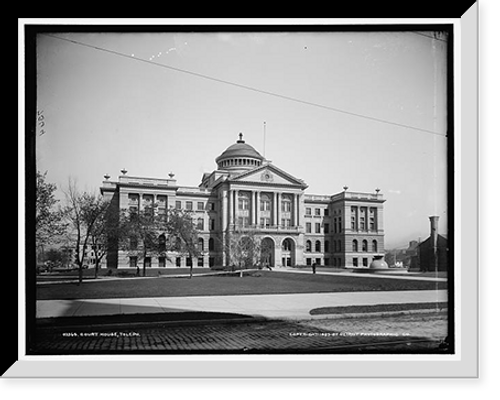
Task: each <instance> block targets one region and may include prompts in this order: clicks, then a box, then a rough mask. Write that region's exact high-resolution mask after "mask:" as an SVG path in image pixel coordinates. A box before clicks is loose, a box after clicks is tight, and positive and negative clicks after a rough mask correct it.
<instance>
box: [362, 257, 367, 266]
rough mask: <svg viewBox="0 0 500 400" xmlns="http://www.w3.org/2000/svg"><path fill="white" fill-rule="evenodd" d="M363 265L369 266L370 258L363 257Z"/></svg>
mask: <svg viewBox="0 0 500 400" xmlns="http://www.w3.org/2000/svg"><path fill="white" fill-rule="evenodd" d="M363 267H368V258H366V257H363Z"/></svg>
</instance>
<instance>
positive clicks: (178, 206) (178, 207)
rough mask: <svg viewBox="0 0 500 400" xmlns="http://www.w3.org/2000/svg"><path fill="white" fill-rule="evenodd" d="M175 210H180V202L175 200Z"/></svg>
mask: <svg viewBox="0 0 500 400" xmlns="http://www.w3.org/2000/svg"><path fill="white" fill-rule="evenodd" d="M175 208H176V209H177V210H180V209H181V208H182V202H180V201H179V200H177V201H176V202H175Z"/></svg>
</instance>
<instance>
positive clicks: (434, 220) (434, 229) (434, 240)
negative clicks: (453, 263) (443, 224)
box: [429, 215, 439, 271]
mask: <svg viewBox="0 0 500 400" xmlns="http://www.w3.org/2000/svg"><path fill="white" fill-rule="evenodd" d="M429 219H430V221H431V236H430V241H431V249H432V263H431V265H432V267H433V270H434V271H437V270H438V251H437V249H438V221H439V217H438V216H437V215H433V216H432V217H429Z"/></svg>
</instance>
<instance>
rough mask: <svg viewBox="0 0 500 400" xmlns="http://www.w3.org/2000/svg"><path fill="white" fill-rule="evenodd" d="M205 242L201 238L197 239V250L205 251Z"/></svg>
mask: <svg viewBox="0 0 500 400" xmlns="http://www.w3.org/2000/svg"><path fill="white" fill-rule="evenodd" d="M204 247H205V241H204V240H203V238H198V250H200V251H203V250H205V248H204Z"/></svg>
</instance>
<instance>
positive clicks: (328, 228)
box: [325, 224, 330, 233]
mask: <svg viewBox="0 0 500 400" xmlns="http://www.w3.org/2000/svg"><path fill="white" fill-rule="evenodd" d="M325 233H330V224H325Z"/></svg>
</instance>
